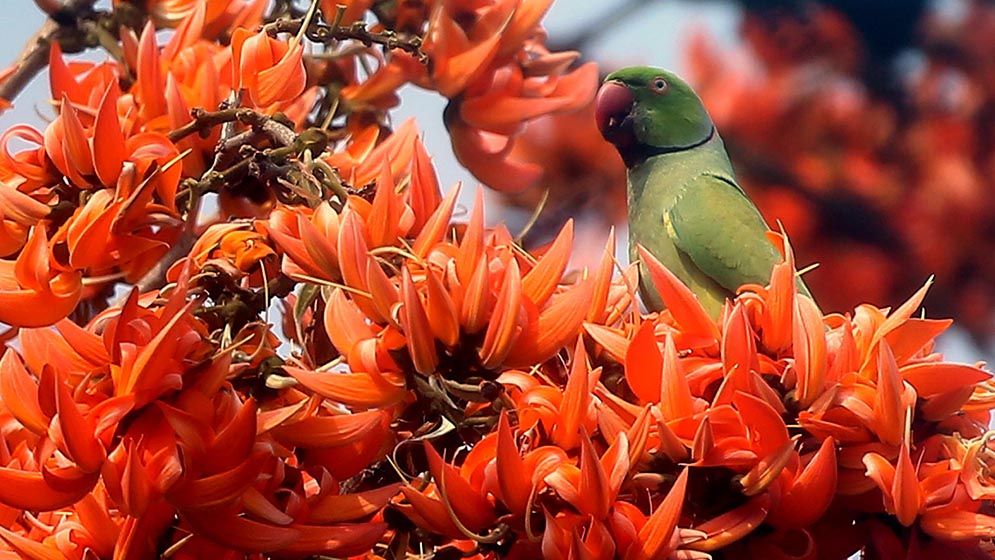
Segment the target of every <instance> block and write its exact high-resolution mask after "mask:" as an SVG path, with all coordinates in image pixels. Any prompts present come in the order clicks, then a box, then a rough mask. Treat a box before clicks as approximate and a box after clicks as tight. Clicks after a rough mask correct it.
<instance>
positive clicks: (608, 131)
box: [594, 82, 636, 145]
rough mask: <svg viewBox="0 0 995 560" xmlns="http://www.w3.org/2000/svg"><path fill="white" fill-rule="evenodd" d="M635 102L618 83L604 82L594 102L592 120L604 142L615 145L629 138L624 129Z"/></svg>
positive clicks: (628, 91)
mask: <svg viewBox="0 0 995 560" xmlns="http://www.w3.org/2000/svg"><path fill="white" fill-rule="evenodd" d="M635 101H636V98H635V96H633V95H632V91H630V90H629V88H627V87H626V86H624V85H623V84H621V83H619V82H606V83H605V85H603V86H601V89H600V90H598V97H597V98H596V99H595V101H594V118H595V120H596V121H597V123H598V130H600V131H601V135H602V136H604V137H605V140H608V141H609V142H611V143H613V144H616V145H617V144H619V143H620V142H623V143H624V139H625V138H626V137H628V136H630V134H628V133H626V131H625V130H624V128H625V127H627V125H628V124H630V123H628V122H627V120H626V119H627V117H628V116H629V113H630V112H631V111H632V105H633V104H634V103H635Z"/></svg>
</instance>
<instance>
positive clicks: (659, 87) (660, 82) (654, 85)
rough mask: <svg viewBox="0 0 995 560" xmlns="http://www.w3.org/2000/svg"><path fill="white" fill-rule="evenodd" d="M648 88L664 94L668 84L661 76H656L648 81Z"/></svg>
mask: <svg viewBox="0 0 995 560" xmlns="http://www.w3.org/2000/svg"><path fill="white" fill-rule="evenodd" d="M650 89H651V90H653V93H657V94H664V93H667V90H668V89H670V84H668V83H667V80H664V79H663V78H662V77H656V78H653V81H652V82H650Z"/></svg>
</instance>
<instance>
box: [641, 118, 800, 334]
mask: <svg viewBox="0 0 995 560" xmlns="http://www.w3.org/2000/svg"><path fill="white" fill-rule="evenodd" d="M628 182H629V184H628V196H629V204H628V207H629V255H630V258H631V259H633V261H635V259H637V258H638V254H637V247H638V246H639V245H642V246H643V247H645V248H646V249H647V250H648V251H649V252H650V253H652V254H653V256H655V257H656V258H657V259H658V260H659V261H660V262H661V263H662V264H663V265H664V266H666V267H667V268H668V269H669V270H670V271H671V272H673V273H674V274H675V275H676V276H677V277H678V278H680V279H681V281H683V282H684V283H685V284H686V285H687V286H688V287H689V288H691V290H692V291H693V292H694V293H695V294H696V295H697V296H698V299H699V300H700V301H701V303H702V304H703V305H704V307H705V308H706V309H707V310H708V311H709V313H710V314H711V315H712V316H713V317H718V316H719V314H720V313H721V310H722V306H723V304H724V302H725V300H726V298H727V297H730V296H731V295H732V294H733V293H734V291H735V289H736V288H738V287H739V286H740V285H742V284H745V283H759V284H761V285H764V284H767V282H768V281H769V279H770V271H771V269H772V267H773V266H774V264H776V263H777V262H778V261H779V260H780V255H779V253H778V251H777V249H776V248H775V247H774V246H773V245H772V244H771V243H770V242H769V241H768V240H767V239H766V232H767V230H768V228H767V224H766V223H765V222H764V220H763V218H762V217H761V216H760V213H759V212H758V211H757V210H756V208H755V207H754V206H753V204H752V203H751V202H750V201H749V199H747V198H746V195H745V194H744V193H743V192H742V190H741V189H740V188H739V186H738V185H737V184H736V181H735V176H734V174H733V170H732V164H731V163H730V162H729V158H728V156H727V155H726V152H725V148H724V147H723V144H722V140H721V138H720V137H719V135H718V134H717V133H713V134H712V135H711V137H710V138H709V139H708V140H707V141H706V142H704V143H703V144H701V145H700V146H697V147H694V148H691V149H686V150H681V151H676V152H673V153H666V154H660V155H656V156H653V157H651V158H648V159H646V160H645V161H643V162H641V163H639V164H638V165H635V166H633V167H632V168H630V170H629V174H628ZM639 277H640V291H641V293H642V296H643V301H644V303H645V304H646V306H647V307H648V308H649V309H655V310H658V309H662V308H663V307H664V305H663V302H662V301H661V300H660V297H659V295H658V294H657V293H656V290H655V289H654V288H653V286H652V284H651V281H650V280H649V273H648V271H647V270H646V268H645V267H644V266H642V265H640V275H639Z"/></svg>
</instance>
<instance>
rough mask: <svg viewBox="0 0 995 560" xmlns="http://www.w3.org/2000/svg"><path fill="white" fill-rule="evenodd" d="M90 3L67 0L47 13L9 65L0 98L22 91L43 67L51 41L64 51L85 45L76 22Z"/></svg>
mask: <svg viewBox="0 0 995 560" xmlns="http://www.w3.org/2000/svg"><path fill="white" fill-rule="evenodd" d="M93 3H94V0H67V1H66V2H65V4H62V7H61V9H59V10H56V11H53V12H50V13H49V17H48V19H46V20H45V23H44V24H42V26H41V28H40V29H38V31H37V32H36V33H35V34H34V36H32V37H31V38H30V39H28V42H27V43H26V44H25V45H24V48H23V49H22V50H21V52H20V54H18V55H17V59H16V60H15V61H14V63H13V65H12V66H13V67H14V68H15V70H14V72H13V73H12V74H11V75H10V76H8V77H7V79H6V80H4V81H3V82H2V83H0V99H6V100H7V101H14V99H15V98H16V97H17V96H18V95H19V94H20V93H21V90H23V89H24V88H25V86H27V85H28V83H29V82H30V81H31V80H32V79H33V78H34V77H35V76H37V75H38V73H39V72H41V71H42V70H43V69H44V68H45V66H46V65H47V64H48V53H49V50H50V48H51V46H52V43H53V42H58V43H59V44H60V45H61V46H62V47H63V50H65V51H67V52H78V51H80V50H82V49H83V48H85V46H86V45H85V39H84V38H83V37H81V35H82V33H81V32H80V30H79V27H78V23H79V19H80V14H82V13H84V12H87V11H90V9H91V8H92V7H93ZM46 4H50V2H48V3H46Z"/></svg>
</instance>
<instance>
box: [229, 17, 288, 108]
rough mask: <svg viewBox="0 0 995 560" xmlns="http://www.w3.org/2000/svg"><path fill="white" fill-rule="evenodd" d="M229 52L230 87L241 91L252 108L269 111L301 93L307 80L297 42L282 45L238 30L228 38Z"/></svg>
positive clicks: (260, 35)
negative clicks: (244, 93) (229, 40)
mask: <svg viewBox="0 0 995 560" xmlns="http://www.w3.org/2000/svg"><path fill="white" fill-rule="evenodd" d="M231 49H232V51H231V52H232V73H233V74H232V83H233V87H234V89H236V90H239V89H244V90H245V91H246V92H247V93H248V94H249V99H250V100H251V101H252V103H253V104H254V105H257V106H259V107H269V106H270V105H273V104H275V103H282V102H285V101H289V100H291V99H293V98H295V97H297V96H298V95H300V94H301V93H302V92H303V91H304V85H305V82H306V81H307V76H306V75H305V73H304V62H303V56H304V46H303V45H302V44H301V43H300V42H299V41H296V40H292V41H290V43H286V42H284V41H280V40H277V39H274V38H272V37H270V36H268V35H267V34H266V33H264V32H259V33H254V34H253V33H250V32H249V31H248V30H246V29H243V28H239V29H236V30H235V33H234V34H233V35H232V41H231Z"/></svg>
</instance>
